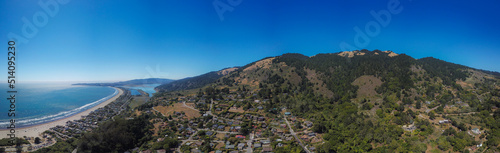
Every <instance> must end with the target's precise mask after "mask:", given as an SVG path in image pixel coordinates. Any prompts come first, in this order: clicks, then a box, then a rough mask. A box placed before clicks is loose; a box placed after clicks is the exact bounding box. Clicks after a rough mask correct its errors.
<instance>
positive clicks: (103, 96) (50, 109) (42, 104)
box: [0, 83, 118, 129]
mask: <svg viewBox="0 0 500 153" xmlns="http://www.w3.org/2000/svg"><path fill="white" fill-rule="evenodd" d="M8 90H10V89H9V88H8V86H7V84H0V128H2V129H6V127H7V126H8V125H9V124H10V122H9V121H10V119H11V117H9V116H8V112H9V109H10V102H9V101H8V100H7V98H9V95H10V93H7V91H8ZM16 90H17V93H16V103H15V104H16V108H15V109H16V110H15V120H16V128H20V127H28V126H33V125H38V124H43V123H47V122H51V121H55V120H58V119H62V118H66V117H69V116H72V115H74V114H77V113H80V112H83V111H85V110H87V109H89V108H92V107H94V106H96V105H98V104H100V103H102V102H104V101H106V100H108V99H110V98H112V97H113V96H115V95H116V94H118V90H116V89H114V88H111V87H97V86H73V85H71V84H70V83H19V84H16Z"/></svg>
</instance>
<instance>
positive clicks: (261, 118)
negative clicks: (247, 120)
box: [257, 117, 266, 121]
mask: <svg viewBox="0 0 500 153" xmlns="http://www.w3.org/2000/svg"><path fill="white" fill-rule="evenodd" d="M257 120H258V121H264V120H266V118H265V117H259V118H257Z"/></svg>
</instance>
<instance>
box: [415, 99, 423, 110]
mask: <svg viewBox="0 0 500 153" xmlns="http://www.w3.org/2000/svg"><path fill="white" fill-rule="evenodd" d="M415 108H417V109H420V108H422V102H420V101H417V104H416V106H415Z"/></svg>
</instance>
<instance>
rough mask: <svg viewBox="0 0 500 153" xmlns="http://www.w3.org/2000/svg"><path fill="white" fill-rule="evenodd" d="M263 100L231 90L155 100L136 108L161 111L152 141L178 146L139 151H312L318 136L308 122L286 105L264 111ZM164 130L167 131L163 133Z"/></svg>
mask: <svg viewBox="0 0 500 153" xmlns="http://www.w3.org/2000/svg"><path fill="white" fill-rule="evenodd" d="M250 96H252V95H250ZM267 101H269V99H254V98H250V99H246V98H244V95H243V96H242V95H241V94H235V93H233V94H224V95H221V97H220V98H216V99H210V98H208V96H207V95H198V96H174V97H169V96H166V97H160V98H157V99H155V101H154V102H153V103H154V105H156V106H153V107H152V109H150V110H149V109H144V110H141V111H138V110H137V111H136V112H137V113H151V114H154V113H159V114H161V116H162V117H160V118H157V122H156V123H155V124H154V127H155V128H154V131H155V135H157V137H158V138H157V141H158V142H161V141H163V140H164V139H165V137H170V138H172V137H175V138H177V139H178V140H180V141H181V144H180V145H179V146H178V147H177V148H170V149H158V150H155V149H146V150H138V152H142V153H155V152H194V153H196V152H200V153H201V152H204V150H211V152H215V153H221V152H230V153H237V152H249V153H250V152H273V150H274V149H275V148H285V147H300V148H302V149H303V150H306V152H308V153H310V152H314V151H315V147H314V146H315V145H317V144H321V143H322V140H323V139H322V136H321V135H319V134H317V133H315V132H312V130H311V128H312V127H313V122H311V121H308V120H305V119H302V118H299V117H296V116H294V115H293V114H292V113H291V112H289V111H287V109H286V108H285V107H282V108H277V109H276V113H269V112H267V111H265V110H264V103H265V102H267ZM172 123H177V124H173V125H172ZM166 131H168V132H171V134H170V135H169V134H164V133H166ZM173 131H175V132H173ZM168 132H167V133H168ZM202 149H203V150H202Z"/></svg>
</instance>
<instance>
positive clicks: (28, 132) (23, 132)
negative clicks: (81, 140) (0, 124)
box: [0, 88, 123, 138]
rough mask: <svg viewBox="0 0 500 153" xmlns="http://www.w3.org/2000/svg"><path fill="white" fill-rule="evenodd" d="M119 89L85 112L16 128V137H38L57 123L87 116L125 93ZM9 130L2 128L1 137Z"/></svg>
mask: <svg viewBox="0 0 500 153" xmlns="http://www.w3.org/2000/svg"><path fill="white" fill-rule="evenodd" d="M115 89H117V90H118V92H119V93H118V94H117V95H115V96H114V97H112V98H110V99H108V100H106V101H104V102H102V103H100V104H99V105H96V106H94V107H92V108H90V109H88V110H85V111H83V112H80V113H78V114H75V115H73V116H70V117H67V118H64V119H60V120H57V121H53V122H49V123H44V124H40V125H35V126H31V127H24V128H16V137H18V138H22V137H23V136H26V137H38V136H39V135H40V134H41V133H43V132H44V131H46V130H49V129H50V128H52V127H55V126H57V125H61V126H64V125H66V122H67V121H73V120H78V119H81V117H82V116H86V115H88V114H90V112H92V111H94V110H96V109H98V108H101V107H104V106H106V105H108V104H109V103H111V102H113V101H115V100H116V99H117V98H118V97H120V95H122V94H123V91H122V90H121V89H119V88H115ZM8 133H9V131H8V130H6V129H2V130H0V138H7V137H8V135H7V134H8Z"/></svg>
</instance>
